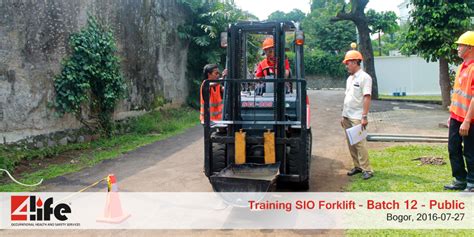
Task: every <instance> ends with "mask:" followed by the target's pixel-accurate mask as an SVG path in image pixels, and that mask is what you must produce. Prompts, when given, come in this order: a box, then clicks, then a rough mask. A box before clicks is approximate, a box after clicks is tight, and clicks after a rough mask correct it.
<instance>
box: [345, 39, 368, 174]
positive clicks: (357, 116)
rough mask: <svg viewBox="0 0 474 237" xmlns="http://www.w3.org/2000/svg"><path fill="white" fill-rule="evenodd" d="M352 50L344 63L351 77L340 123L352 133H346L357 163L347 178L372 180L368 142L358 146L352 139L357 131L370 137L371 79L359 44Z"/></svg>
mask: <svg viewBox="0 0 474 237" xmlns="http://www.w3.org/2000/svg"><path fill="white" fill-rule="evenodd" d="M351 47H352V48H353V49H352V50H349V51H348V52H347V53H346V56H345V57H344V61H343V63H344V64H345V65H346V69H347V71H348V72H349V74H350V76H349V77H348V78H347V81H346V92H345V94H346V96H345V98H344V107H343V110H342V119H341V125H342V127H343V128H344V129H346V130H347V129H349V130H348V131H349V132H346V138H347V144H348V145H349V151H350V153H351V156H352V161H353V163H354V168H353V169H352V170H350V171H349V172H347V175H349V176H352V175H355V174H358V173H362V177H363V178H364V179H370V178H372V177H373V170H372V167H370V162H369V152H368V151H367V140H366V139H365V137H363V139H361V141H359V142H357V143H355V142H354V141H353V137H350V136H351V135H352V134H354V129H360V134H359V135H363V134H367V133H366V131H363V130H365V129H366V127H367V124H369V121H368V120H367V114H368V113H369V108H370V99H371V94H372V78H371V77H370V75H369V74H367V73H366V72H364V71H363V70H362V68H361V63H362V59H363V58H362V54H361V53H360V52H359V51H357V50H355V48H356V44H355V43H352V44H351ZM350 128H352V129H350ZM359 138H360V137H359ZM351 143H355V144H351Z"/></svg>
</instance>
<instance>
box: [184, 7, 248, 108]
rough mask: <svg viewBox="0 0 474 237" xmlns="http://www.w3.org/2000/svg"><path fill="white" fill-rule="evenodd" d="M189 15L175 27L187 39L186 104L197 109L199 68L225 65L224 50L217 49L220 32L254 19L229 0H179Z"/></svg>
mask: <svg viewBox="0 0 474 237" xmlns="http://www.w3.org/2000/svg"><path fill="white" fill-rule="evenodd" d="M178 2H180V3H181V4H183V5H184V6H186V8H187V10H188V12H189V18H188V19H189V20H188V22H186V23H185V24H183V25H181V26H179V27H178V32H179V37H180V38H181V39H184V40H189V42H190V45H189V51H188V66H187V67H188V70H187V73H188V74H187V78H188V83H189V90H190V93H189V96H188V98H187V103H188V104H189V105H190V106H191V107H194V108H199V88H200V85H201V82H202V80H203V76H202V68H203V67H204V65H206V64H208V63H216V64H220V65H224V64H225V49H222V48H220V33H221V32H225V31H226V27H227V26H228V25H229V24H230V23H234V22H237V21H239V20H249V19H254V20H255V19H256V17H255V16H252V15H251V14H249V13H247V12H244V11H242V10H240V9H238V8H237V7H236V6H235V4H234V3H233V1H231V0H225V1H219V0H202V1H197V0H179V1H178Z"/></svg>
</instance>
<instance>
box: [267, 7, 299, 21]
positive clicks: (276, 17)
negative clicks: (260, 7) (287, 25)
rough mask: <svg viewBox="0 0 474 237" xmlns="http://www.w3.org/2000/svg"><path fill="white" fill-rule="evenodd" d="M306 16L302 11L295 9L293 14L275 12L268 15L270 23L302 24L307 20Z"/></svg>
mask: <svg viewBox="0 0 474 237" xmlns="http://www.w3.org/2000/svg"><path fill="white" fill-rule="evenodd" d="M305 16H306V14H304V12H302V11H301V10H300V9H297V8H295V9H293V10H292V11H291V12H288V13H284V12H282V11H274V12H272V13H271V14H270V15H268V19H267V20H270V21H294V22H301V21H302V20H303V19H304V18H305Z"/></svg>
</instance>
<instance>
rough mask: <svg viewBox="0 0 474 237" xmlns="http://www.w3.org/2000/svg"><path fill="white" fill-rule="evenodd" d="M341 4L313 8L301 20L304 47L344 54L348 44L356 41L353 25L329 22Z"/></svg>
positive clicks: (328, 4)
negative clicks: (304, 40) (304, 39)
mask: <svg viewBox="0 0 474 237" xmlns="http://www.w3.org/2000/svg"><path fill="white" fill-rule="evenodd" d="M343 4H344V3H343V1H342V3H339V4H337V3H333V2H332V1H331V2H329V3H327V4H325V5H324V7H323V8H315V9H314V10H312V11H311V13H310V14H308V16H307V17H306V18H305V19H304V20H303V23H302V26H303V29H304V30H305V35H306V45H307V46H308V48H318V49H321V50H323V51H325V52H328V53H332V54H339V53H345V52H346V51H347V50H349V49H350V44H351V43H352V42H355V41H356V38H357V37H356V35H357V34H356V30H355V25H354V24H353V23H349V24H347V23H345V22H335V23H331V22H330V20H331V18H332V17H333V16H334V14H336V13H337V12H338V10H339V9H340V8H342V6H343Z"/></svg>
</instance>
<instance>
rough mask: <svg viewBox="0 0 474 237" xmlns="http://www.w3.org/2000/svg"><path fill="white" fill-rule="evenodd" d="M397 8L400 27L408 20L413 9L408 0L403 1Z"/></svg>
mask: <svg viewBox="0 0 474 237" xmlns="http://www.w3.org/2000/svg"><path fill="white" fill-rule="evenodd" d="M397 7H398V11H399V13H400V25H403V24H405V23H407V22H408V20H409V19H410V11H411V10H412V9H413V5H412V4H411V3H410V0H404V1H403V2H402V3H400V4H399V5H398V6H397Z"/></svg>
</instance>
